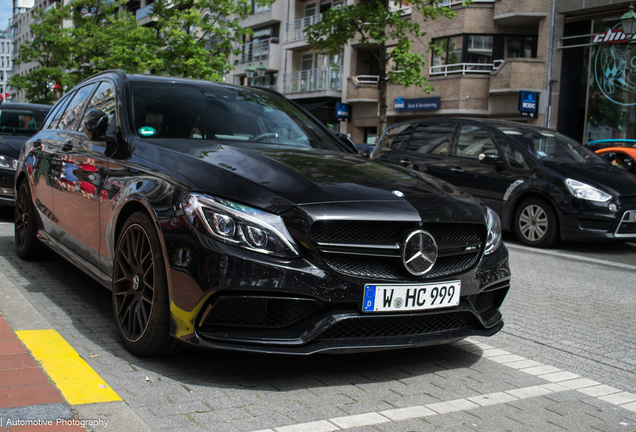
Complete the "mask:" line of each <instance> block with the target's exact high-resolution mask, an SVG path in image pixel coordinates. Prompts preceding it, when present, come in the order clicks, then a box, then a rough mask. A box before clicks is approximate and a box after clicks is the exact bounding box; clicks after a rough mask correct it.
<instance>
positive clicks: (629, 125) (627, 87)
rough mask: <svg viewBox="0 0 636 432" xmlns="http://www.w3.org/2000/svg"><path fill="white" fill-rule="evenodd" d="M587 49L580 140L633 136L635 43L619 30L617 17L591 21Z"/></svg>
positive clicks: (635, 89) (635, 94) (634, 117)
mask: <svg viewBox="0 0 636 432" xmlns="http://www.w3.org/2000/svg"><path fill="white" fill-rule="evenodd" d="M591 24H592V29H593V31H592V34H593V36H592V37H591V43H592V46H591V47H590V49H588V50H586V51H587V55H586V57H587V59H586V60H587V67H586V69H587V71H589V73H587V74H585V75H587V91H586V95H587V97H586V105H585V123H584V131H583V142H584V143H587V142H590V141H594V140H600V139H623V138H629V139H633V138H634V137H635V136H636V134H635V126H636V44H630V43H629V42H628V41H627V38H626V37H625V36H624V34H623V33H622V28H621V24H620V17H614V18H601V19H594V20H593V21H592V23H591Z"/></svg>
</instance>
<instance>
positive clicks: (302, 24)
mask: <svg viewBox="0 0 636 432" xmlns="http://www.w3.org/2000/svg"><path fill="white" fill-rule="evenodd" d="M321 19H322V14H318V15H314V16H310V17H306V18H301V19H297V20H295V21H292V22H289V23H287V25H286V28H285V30H286V31H285V42H296V41H300V40H303V39H307V36H306V35H305V30H306V29H307V27H309V26H311V25H314V24H316V23H317V22H319V21H320V20H321Z"/></svg>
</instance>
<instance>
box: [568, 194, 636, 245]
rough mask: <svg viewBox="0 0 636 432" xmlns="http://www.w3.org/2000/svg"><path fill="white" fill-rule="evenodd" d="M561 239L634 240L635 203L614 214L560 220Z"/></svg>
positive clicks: (635, 236)
mask: <svg viewBox="0 0 636 432" xmlns="http://www.w3.org/2000/svg"><path fill="white" fill-rule="evenodd" d="M561 239H562V240H565V241H599V240H600V241H612V240H619V241H624V240H636V203H634V204H631V205H625V206H622V207H621V208H619V209H618V210H617V211H616V212H615V213H614V214H611V215H607V214H598V213H587V214H575V215H572V214H570V215H563V216H562V218H561Z"/></svg>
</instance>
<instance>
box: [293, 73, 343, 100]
mask: <svg viewBox="0 0 636 432" xmlns="http://www.w3.org/2000/svg"><path fill="white" fill-rule="evenodd" d="M319 91H322V92H329V91H338V92H340V91H342V71H341V69H340V68H339V67H337V68H336V67H331V68H326V69H309V70H302V71H296V72H292V73H287V74H283V93H285V94H289V93H306V92H319Z"/></svg>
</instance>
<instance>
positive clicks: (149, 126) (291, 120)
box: [132, 82, 342, 151]
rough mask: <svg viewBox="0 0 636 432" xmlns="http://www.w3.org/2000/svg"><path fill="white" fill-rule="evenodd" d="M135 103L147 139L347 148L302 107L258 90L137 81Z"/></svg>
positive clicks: (138, 125) (139, 127)
mask: <svg viewBox="0 0 636 432" xmlns="http://www.w3.org/2000/svg"><path fill="white" fill-rule="evenodd" d="M132 103H133V106H132V108H133V116H134V123H135V130H136V131H137V133H138V134H139V135H140V136H142V137H146V138H172V139H175V138H176V139H192V140H212V141H234V142H235V144H237V145H240V143H245V144H246V145H247V143H248V142H250V143H254V142H258V143H266V144H267V145H268V146H269V145H272V146H285V147H289V146H292V147H297V148H307V149H309V148H319V149H326V150H335V151H342V147H341V146H339V145H338V143H337V141H336V139H335V138H334V137H332V136H331V135H330V134H329V133H328V132H327V131H325V130H324V129H323V128H322V127H321V126H320V125H318V124H317V123H316V122H315V121H314V120H312V119H311V118H310V117H309V116H308V115H307V114H305V113H304V112H303V111H301V110H300V109H298V108H296V107H295V106H294V105H292V104H291V103H289V102H288V101H287V100H285V99H284V98H282V97H280V96H276V95H274V94H270V93H267V92H265V91H261V90H257V89H252V88H250V89H241V88H233V87H224V86H219V85H214V84H209V85H206V84H203V83H202V84H200V85H189V84H188V85H184V84H166V83H156V84H155V83H145V82H144V83H141V82H140V83H135V84H134V86H133V90H132ZM187 142H188V141H184V143H187ZM185 145H187V144H185ZM192 145H193V146H194V145H196V144H194V143H192Z"/></svg>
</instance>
